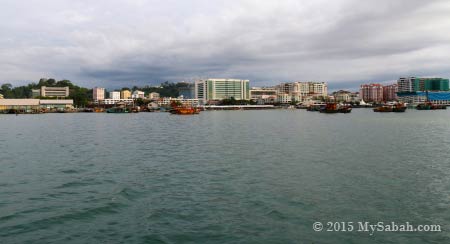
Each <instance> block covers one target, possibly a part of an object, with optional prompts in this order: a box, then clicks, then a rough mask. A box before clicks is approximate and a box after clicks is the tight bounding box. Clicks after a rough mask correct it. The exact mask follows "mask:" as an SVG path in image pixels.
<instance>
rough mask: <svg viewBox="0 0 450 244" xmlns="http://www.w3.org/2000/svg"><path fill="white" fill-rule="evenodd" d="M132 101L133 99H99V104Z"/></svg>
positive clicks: (128, 102)
mask: <svg viewBox="0 0 450 244" xmlns="http://www.w3.org/2000/svg"><path fill="white" fill-rule="evenodd" d="M133 102H134V100H133V99H120V98H119V99H111V98H108V99H105V100H103V101H100V103H101V104H105V105H115V104H118V103H126V104H132V103H133Z"/></svg>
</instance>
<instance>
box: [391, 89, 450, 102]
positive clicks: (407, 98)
mask: <svg viewBox="0 0 450 244" xmlns="http://www.w3.org/2000/svg"><path fill="white" fill-rule="evenodd" d="M427 97H428V98H427ZM398 100H399V101H400V102H403V103H411V104H417V103H424V102H426V101H427V100H428V101H429V102H431V103H434V104H445V105H450V92H445V91H436V92H409V93H407V92H402V93H398Z"/></svg>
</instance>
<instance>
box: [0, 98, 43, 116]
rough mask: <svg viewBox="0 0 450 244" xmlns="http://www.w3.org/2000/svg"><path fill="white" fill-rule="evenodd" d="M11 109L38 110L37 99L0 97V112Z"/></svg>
mask: <svg viewBox="0 0 450 244" xmlns="http://www.w3.org/2000/svg"><path fill="white" fill-rule="evenodd" d="M11 109H14V110H19V111H24V112H29V113H31V112H38V111H39V99H0V112H1V113H5V112H8V111H9V110H11Z"/></svg>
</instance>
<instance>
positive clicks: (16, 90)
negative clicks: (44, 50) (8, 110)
mask: <svg viewBox="0 0 450 244" xmlns="http://www.w3.org/2000/svg"><path fill="white" fill-rule="evenodd" d="M42 86H48V87H65V86H68V87H69V97H68V98H69V99H73V103H74V105H75V106H78V107H84V106H86V105H87V104H88V103H89V101H91V100H92V89H88V88H84V87H79V86H77V85H74V84H73V83H72V82H71V81H70V80H60V81H56V80H55V79H40V80H39V82H38V83H35V82H32V83H30V84H28V85H26V86H17V87H13V86H12V85H11V84H9V83H6V84H3V85H1V90H0V93H1V94H3V96H4V98H32V90H33V89H40V88H41V87H42Z"/></svg>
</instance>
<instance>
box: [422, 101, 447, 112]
mask: <svg viewBox="0 0 450 244" xmlns="http://www.w3.org/2000/svg"><path fill="white" fill-rule="evenodd" d="M416 109H417V110H438V109H447V106H445V105H440V104H434V103H431V102H425V103H420V104H418V105H417V107H416Z"/></svg>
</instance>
